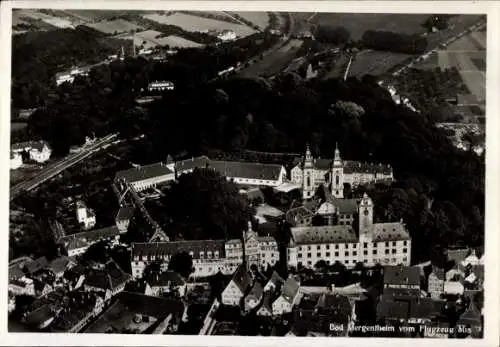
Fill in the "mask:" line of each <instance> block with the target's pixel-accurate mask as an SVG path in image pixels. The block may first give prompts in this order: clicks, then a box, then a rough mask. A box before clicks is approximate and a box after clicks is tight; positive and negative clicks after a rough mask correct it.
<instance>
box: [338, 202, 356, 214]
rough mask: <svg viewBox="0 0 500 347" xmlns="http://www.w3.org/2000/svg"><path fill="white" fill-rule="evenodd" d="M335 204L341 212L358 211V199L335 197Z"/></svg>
mask: <svg viewBox="0 0 500 347" xmlns="http://www.w3.org/2000/svg"><path fill="white" fill-rule="evenodd" d="M334 205H335V206H336V207H337V209H338V211H339V213H351V214H352V213H356V212H357V211H358V199H335V202H334Z"/></svg>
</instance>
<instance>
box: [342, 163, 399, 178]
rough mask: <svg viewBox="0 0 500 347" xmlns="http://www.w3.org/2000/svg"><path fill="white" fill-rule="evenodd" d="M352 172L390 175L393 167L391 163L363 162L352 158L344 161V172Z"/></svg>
mask: <svg viewBox="0 0 500 347" xmlns="http://www.w3.org/2000/svg"><path fill="white" fill-rule="evenodd" d="M352 173H371V174H375V173H379V174H384V175H390V174H391V173H392V168H391V166H390V165H383V164H372V163H362V162H360V161H351V160H346V161H344V174H352Z"/></svg>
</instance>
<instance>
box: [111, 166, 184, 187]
mask: <svg viewBox="0 0 500 347" xmlns="http://www.w3.org/2000/svg"><path fill="white" fill-rule="evenodd" d="M173 173H174V172H173V171H172V170H170V169H169V168H168V167H167V166H166V165H165V164H163V163H155V164H150V165H144V166H140V167H137V168H131V169H128V170H124V171H119V172H117V173H116V175H115V180H117V179H125V180H126V181H127V182H130V183H132V182H138V181H142V180H146V179H149V178H153V177H158V176H163V175H169V174H173Z"/></svg>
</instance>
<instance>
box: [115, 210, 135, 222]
mask: <svg viewBox="0 0 500 347" xmlns="http://www.w3.org/2000/svg"><path fill="white" fill-rule="evenodd" d="M134 211H135V207H120V209H119V210H118V213H117V214H116V220H117V221H121V220H129V219H130V218H132V216H133V215H134Z"/></svg>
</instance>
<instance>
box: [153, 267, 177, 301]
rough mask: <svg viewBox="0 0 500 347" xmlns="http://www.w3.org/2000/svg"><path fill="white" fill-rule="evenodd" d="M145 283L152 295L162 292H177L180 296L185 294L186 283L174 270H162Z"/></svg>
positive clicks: (161, 293) (160, 294)
mask: <svg viewBox="0 0 500 347" xmlns="http://www.w3.org/2000/svg"><path fill="white" fill-rule="evenodd" d="M147 284H148V285H149V286H150V288H151V294H149V295H153V296H162V295H163V293H171V292H174V291H175V292H177V293H178V294H179V296H180V297H183V296H184V295H186V288H187V283H186V281H184V279H183V278H182V276H181V275H179V274H178V273H177V272H175V271H164V272H162V273H161V274H159V275H157V276H156V277H153V278H151V279H148V281H147Z"/></svg>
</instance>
